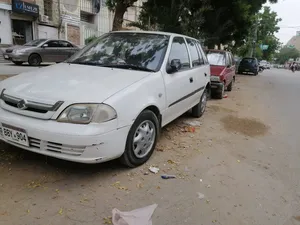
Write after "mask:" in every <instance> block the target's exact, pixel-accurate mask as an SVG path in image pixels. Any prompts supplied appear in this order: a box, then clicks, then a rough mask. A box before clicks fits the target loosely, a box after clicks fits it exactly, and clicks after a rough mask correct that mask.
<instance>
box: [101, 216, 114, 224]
mask: <svg viewBox="0 0 300 225" xmlns="http://www.w3.org/2000/svg"><path fill="white" fill-rule="evenodd" d="M111 219H112V217H111V216H109V217H105V218H103V221H104V224H112V221H111Z"/></svg>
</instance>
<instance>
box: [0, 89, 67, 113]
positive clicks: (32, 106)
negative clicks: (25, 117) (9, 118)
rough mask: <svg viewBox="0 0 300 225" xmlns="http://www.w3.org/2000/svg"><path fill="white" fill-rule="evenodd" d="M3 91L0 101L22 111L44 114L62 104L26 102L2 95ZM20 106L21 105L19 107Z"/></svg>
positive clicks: (61, 102) (60, 102)
mask: <svg viewBox="0 0 300 225" xmlns="http://www.w3.org/2000/svg"><path fill="white" fill-rule="evenodd" d="M4 91H5V89H4V90H3V91H2V93H1V96H0V99H2V100H3V101H4V102H5V104H6V105H9V106H11V107H14V108H17V109H22V110H24V111H31V112H35V113H41V114H45V113H47V112H49V111H52V112H54V111H56V110H58V108H59V107H60V106H61V105H62V104H63V103H64V102H63V101H58V102H56V103H55V104H54V105H51V104H46V103H39V102H35V101H30V100H28V101H26V100H24V99H21V98H18V97H14V96H11V95H7V94H4ZM20 104H21V105H20Z"/></svg>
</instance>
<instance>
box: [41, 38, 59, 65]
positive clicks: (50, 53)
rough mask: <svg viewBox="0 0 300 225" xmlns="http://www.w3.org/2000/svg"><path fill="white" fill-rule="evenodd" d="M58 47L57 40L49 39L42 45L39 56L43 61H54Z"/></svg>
mask: <svg viewBox="0 0 300 225" xmlns="http://www.w3.org/2000/svg"><path fill="white" fill-rule="evenodd" d="M58 47H59V42H58V40H51V41H48V42H46V43H45V44H44V45H43V46H42V50H41V57H42V60H43V62H56V59H57V57H58V54H57V50H58Z"/></svg>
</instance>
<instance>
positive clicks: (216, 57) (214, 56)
mask: <svg viewBox="0 0 300 225" xmlns="http://www.w3.org/2000/svg"><path fill="white" fill-rule="evenodd" d="M207 59H208V62H209V64H210V65H214V66H225V65H226V60H225V54H224V53H222V52H208V53H207Z"/></svg>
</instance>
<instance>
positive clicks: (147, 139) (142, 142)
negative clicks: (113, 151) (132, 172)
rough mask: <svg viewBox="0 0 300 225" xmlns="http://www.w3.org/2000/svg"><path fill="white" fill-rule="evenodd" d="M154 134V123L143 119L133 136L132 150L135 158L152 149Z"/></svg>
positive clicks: (141, 156) (143, 155)
mask: <svg viewBox="0 0 300 225" xmlns="http://www.w3.org/2000/svg"><path fill="white" fill-rule="evenodd" d="M155 136H156V129H155V125H154V123H152V122H151V121H150V120H146V121H143V122H142V123H141V124H140V125H139V126H138V128H137V129H136V131H135V134H134V136H133V152H134V155H135V156H136V157H137V158H143V157H145V156H146V155H147V154H148V153H149V152H150V151H151V149H152V147H153V144H154V141H155Z"/></svg>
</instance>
